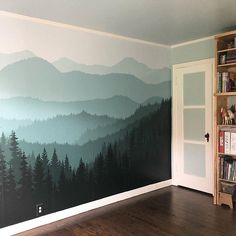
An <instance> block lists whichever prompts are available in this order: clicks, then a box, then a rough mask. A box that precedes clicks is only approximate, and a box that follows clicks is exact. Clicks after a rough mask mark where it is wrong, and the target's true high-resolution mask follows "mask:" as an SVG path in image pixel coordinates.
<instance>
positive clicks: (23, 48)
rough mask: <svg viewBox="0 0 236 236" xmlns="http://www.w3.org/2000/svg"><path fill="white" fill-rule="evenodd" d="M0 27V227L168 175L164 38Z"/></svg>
mask: <svg viewBox="0 0 236 236" xmlns="http://www.w3.org/2000/svg"><path fill="white" fill-rule="evenodd" d="M0 29H1V39H0V132H1V138H0V227H4V226H7V225H11V224H15V223H18V222H22V221H25V220H28V219H32V218H35V217H37V216H40V215H43V214H49V213H52V212H56V211H59V210H62V209H66V208H69V207H73V206H77V205H80V204H82V203H86V202H89V201H93V200H96V199H99V198H103V197H106V196H110V195H113V194H117V193H120V192H123V191H127V190H132V189H135V188H138V187H142V186H145V185H148V184H152V183H156V182H159V181H163V180H167V179H170V173H171V171H170V161H171V160H170V156H171V99H170V94H171V81H170V69H169V64H168V57H169V51H168V49H167V48H162V47H159V48H158V47H154V46H151V45H143V44H138V43H135V42H129V41H124V40H120V39H115V38H108V37H105V36H101V35H95V34H92V33H88V32H80V31H76V30H69V29H65V28H64V29H63V28H60V27H57V26H52V25H43V24H40V23H34V22H29V21H24V20H19V19H13V18H8V17H3V16H1V17H0ZM69 58H73V59H69ZM37 205H40V206H42V212H39V211H36V206H37Z"/></svg>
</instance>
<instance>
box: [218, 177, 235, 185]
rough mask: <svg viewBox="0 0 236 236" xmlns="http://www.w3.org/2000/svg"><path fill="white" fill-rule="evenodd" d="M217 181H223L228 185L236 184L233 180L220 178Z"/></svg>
mask: <svg viewBox="0 0 236 236" xmlns="http://www.w3.org/2000/svg"><path fill="white" fill-rule="evenodd" d="M219 180H220V181H224V182H228V183H232V184H236V181H233V180H228V179H222V178H219Z"/></svg>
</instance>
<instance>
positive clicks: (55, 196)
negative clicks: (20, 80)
mask: <svg viewBox="0 0 236 236" xmlns="http://www.w3.org/2000/svg"><path fill="white" fill-rule="evenodd" d="M59 156H60V153H57V150H56V149H54V152H53V155H52V156H49V155H48V153H47V150H46V148H44V149H43V150H42V153H37V154H36V157H35V160H34V161H32V160H31V159H30V158H29V154H28V153H25V152H24V150H22V149H21V148H20V147H19V140H18V138H17V134H16V133H15V132H14V131H12V133H11V135H10V136H9V137H6V136H5V135H4V133H3V134H2V137H1V142H0V227H3V226H7V225H11V224H15V223H18V222H21V221H25V220H29V219H32V218H35V217H36V205H37V204H43V209H44V212H43V214H49V213H52V212H56V211H59V210H63V209H66V208H70V207H73V206H77V205H79V204H83V203H86V202H89V201H93V200H96V199H100V198H103V197H106V196H110V195H113V194H117V193H120V192H124V191H128V190H131V189H134V188H138V187H142V186H145V185H147V184H152V183H156V182H159V181H163V180H167V179H169V178H170V162H171V160H170V156H171V100H170V99H168V100H163V101H162V102H161V104H160V106H158V108H157V109H156V110H155V111H152V112H151V113H150V114H148V115H147V116H145V117H143V118H142V119H140V120H139V122H137V124H136V125H135V126H134V127H132V129H129V130H127V131H126V133H125V134H124V136H123V137H121V138H119V139H117V140H115V141H112V142H107V143H104V145H103V147H102V149H101V151H100V152H99V153H98V154H97V155H96V156H95V158H94V161H91V162H89V163H86V162H85V161H84V160H83V157H81V156H80V153H78V165H77V166H76V167H74V166H73V165H71V163H70V157H69V156H67V155H66V156H65V157H64V160H62V159H61V158H59Z"/></svg>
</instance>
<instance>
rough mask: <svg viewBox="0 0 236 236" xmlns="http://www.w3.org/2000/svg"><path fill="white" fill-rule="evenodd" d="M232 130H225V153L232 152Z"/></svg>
mask: <svg viewBox="0 0 236 236" xmlns="http://www.w3.org/2000/svg"><path fill="white" fill-rule="evenodd" d="M230 145H231V144H230V132H229V131H225V132H224V149H225V152H224V153H225V154H230Z"/></svg>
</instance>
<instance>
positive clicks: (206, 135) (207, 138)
mask: <svg viewBox="0 0 236 236" xmlns="http://www.w3.org/2000/svg"><path fill="white" fill-rule="evenodd" d="M205 138H206V140H207V142H209V138H210V134H209V133H206V134H205Z"/></svg>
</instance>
